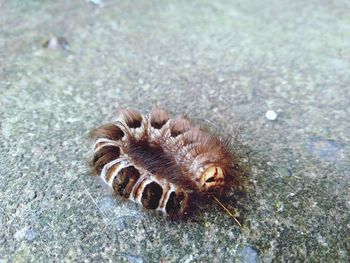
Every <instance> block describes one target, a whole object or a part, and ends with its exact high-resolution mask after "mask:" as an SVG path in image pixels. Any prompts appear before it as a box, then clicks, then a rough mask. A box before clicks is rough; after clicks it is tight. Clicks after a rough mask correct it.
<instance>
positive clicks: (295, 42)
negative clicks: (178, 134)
mask: <svg viewBox="0 0 350 263" xmlns="http://www.w3.org/2000/svg"><path fill="white" fill-rule="evenodd" d="M349 14H350V6H349V2H348V1H334V2H329V1H301V0H297V1H289V2H287V1H277V0H276V1H271V0H268V1H239V0H235V1H225V0H219V1H183V0H181V1H107V0H105V1H103V0H100V1H83V0H80V1H68V0H62V1H19V0H13V1H0V29H1V30H0V179H1V183H0V262H1V263H2V262H82V261H85V262H92V261H93V262H103V261H104V262H135V263H136V262H137V263H139V262H281V261H283V262H304V261H308V262H349V261H350V255H349V251H350V240H349V236H350V235H349V233H350V220H349V214H350V190H349V186H350V179H349V178H350V177H349V176H350V175H349V159H350V158H349V157H350V154H349V153H350V149H349V141H350V135H349V134H350V124H349V123H350V122H349V116H350V107H349V101H350V34H349V32H350V16H349ZM53 36H57V37H64V38H65V39H66V40H67V41H68V45H62V46H57V48H56V49H52V48H45V47H44V46H43V44H44V43H45V42H46V41H47V40H49V39H51V38H52V37H53ZM53 46H54V45H53ZM51 47H52V46H51ZM155 104H159V105H161V106H163V107H165V108H166V109H168V110H170V111H171V112H172V113H182V112H186V113H188V114H189V115H190V117H193V118H197V119H205V120H208V121H210V122H213V123H215V124H216V125H218V126H219V127H222V128H221V130H222V131H223V132H224V133H225V134H230V135H232V136H238V141H236V142H235V146H237V147H236V148H237V151H240V153H241V154H242V155H243V156H244V157H245V158H246V159H247V160H248V161H249V162H250V164H251V166H252V171H251V174H250V183H249V191H248V193H247V195H246V196H245V197H238V196H237V195H235V194H234V193H230V194H229V196H228V198H227V200H226V205H227V206H228V207H229V208H230V209H234V208H235V209H236V210H237V213H239V214H240V216H239V218H240V220H241V221H242V224H243V228H241V229H240V228H239V227H238V226H237V225H236V224H235V223H234V222H233V220H232V219H230V218H229V217H228V216H227V214H225V213H224V211H222V210H221V209H220V208H219V207H218V206H217V205H216V204H208V205H207V206H204V207H203V209H202V211H201V213H200V214H199V215H198V216H197V217H196V218H195V220H190V221H188V222H169V221H168V220H166V219H164V218H162V217H161V216H159V215H157V214H154V213H150V212H147V211H144V210H142V209H140V208H139V207H137V206H136V205H134V204H133V203H130V202H125V201H123V200H122V199H121V198H117V197H114V196H112V195H111V192H110V190H109V189H108V188H106V187H105V186H104V185H103V184H102V182H101V181H100V180H99V179H98V178H96V177H93V176H92V175H91V172H90V170H89V168H88V166H87V162H88V160H89V158H90V156H91V144H90V142H89V140H88V133H89V131H90V130H91V129H92V128H93V127H95V126H97V125H100V124H102V123H104V122H106V121H108V120H109V119H110V117H111V116H112V112H113V111H114V110H115V109H116V108H117V107H135V108H138V109H140V110H142V111H147V110H149V109H150V108H151V107H152V105H155ZM267 110H273V111H275V112H276V113H277V114H278V116H277V119H276V120H273V121H272V120H268V119H267V118H266V117H265V113H266V111H267ZM217 129H219V128H217ZM237 134H238V135H237ZM241 143H242V144H241Z"/></svg>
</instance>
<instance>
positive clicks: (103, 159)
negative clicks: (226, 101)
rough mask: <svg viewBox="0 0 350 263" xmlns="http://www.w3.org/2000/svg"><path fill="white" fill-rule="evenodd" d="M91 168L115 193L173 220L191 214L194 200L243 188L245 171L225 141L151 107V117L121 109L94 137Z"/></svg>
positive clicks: (95, 131) (97, 129) (183, 119)
mask: <svg viewBox="0 0 350 263" xmlns="http://www.w3.org/2000/svg"><path fill="white" fill-rule="evenodd" d="M92 137H93V139H94V140H95V144H94V154H93V159H92V165H93V168H94V170H95V172H96V174H98V175H100V176H101V177H102V179H103V180H104V181H105V182H106V183H107V184H108V185H109V186H110V187H112V188H113V190H114V191H115V192H116V193H117V194H119V195H120V196H123V197H124V198H127V199H129V200H131V201H133V202H136V203H138V204H141V205H142V206H143V207H145V208H147V209H152V210H159V211H161V212H163V213H164V214H165V215H167V216H169V217H171V218H182V217H186V216H188V215H190V214H192V211H193V207H194V206H193V205H194V204H195V203H196V200H198V199H201V200H203V199H206V198H207V197H208V196H213V197H214V200H215V201H217V202H218V203H219V204H220V205H222V204H221V203H220V202H219V201H218V199H217V198H216V196H220V195H222V194H224V193H225V192H226V191H228V190H231V189H241V188H244V185H245V181H246V170H245V169H244V167H243V166H242V162H241V159H240V157H239V156H238V155H237V154H235V152H234V151H232V150H231V147H230V144H231V141H230V139H228V138H223V137H222V136H218V135H215V134H213V133H210V132H209V131H207V130H205V129H204V128H202V127H200V126H199V125H197V124H195V123H193V122H192V121H191V120H190V119H188V118H187V117H186V116H184V115H179V116H177V117H175V118H171V117H170V114H169V113H168V112H166V111H165V110H163V109H160V108H158V107H155V108H153V109H152V110H151V112H150V114H149V115H143V114H141V113H140V112H138V111H136V110H134V109H120V110H119V111H118V112H117V117H116V119H115V120H114V121H113V122H112V123H108V124H105V125H102V126H100V127H98V128H96V129H95V130H94V131H93V132H92Z"/></svg>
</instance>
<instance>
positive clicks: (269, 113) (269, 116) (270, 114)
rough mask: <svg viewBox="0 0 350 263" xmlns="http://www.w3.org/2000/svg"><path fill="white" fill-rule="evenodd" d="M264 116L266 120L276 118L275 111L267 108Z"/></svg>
mask: <svg viewBox="0 0 350 263" xmlns="http://www.w3.org/2000/svg"><path fill="white" fill-rule="evenodd" d="M265 116H266V118H267V119H268V120H270V121H274V120H276V119H277V113H276V112H275V111H273V110H268V111H267V112H266V113H265Z"/></svg>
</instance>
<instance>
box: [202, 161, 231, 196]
mask: <svg viewBox="0 0 350 263" xmlns="http://www.w3.org/2000/svg"><path fill="white" fill-rule="evenodd" d="M224 181H225V178H224V171H223V169H222V168H221V167H220V166H211V167H209V168H207V169H206V170H205V171H204V173H203V174H202V175H201V178H200V182H201V186H202V189H203V191H205V192H216V191H220V189H222V188H223V187H224V183H225V182H224Z"/></svg>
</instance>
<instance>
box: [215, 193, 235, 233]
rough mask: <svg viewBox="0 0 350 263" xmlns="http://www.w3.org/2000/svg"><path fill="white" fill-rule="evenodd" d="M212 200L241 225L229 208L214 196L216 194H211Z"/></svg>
mask: <svg viewBox="0 0 350 263" xmlns="http://www.w3.org/2000/svg"><path fill="white" fill-rule="evenodd" d="M213 198H214V200H215V201H216V202H217V203H218V204H219V205H220V206H221V207H222V208H223V209H224V210H225V211H226V213H228V214H229V216H231V217H232V218H233V220H235V221H236V223H237V224H238V225H239V226H240V227H242V225H241V223H240V222H239V221H238V219H237V218H236V217H235V216H234V215H233V214H232V213H231V212H230V210H228V209H227V208H226V207H225V206H224V205H223V204H222V203H221V202H220V201H219V199H217V198H216V196H213Z"/></svg>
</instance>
